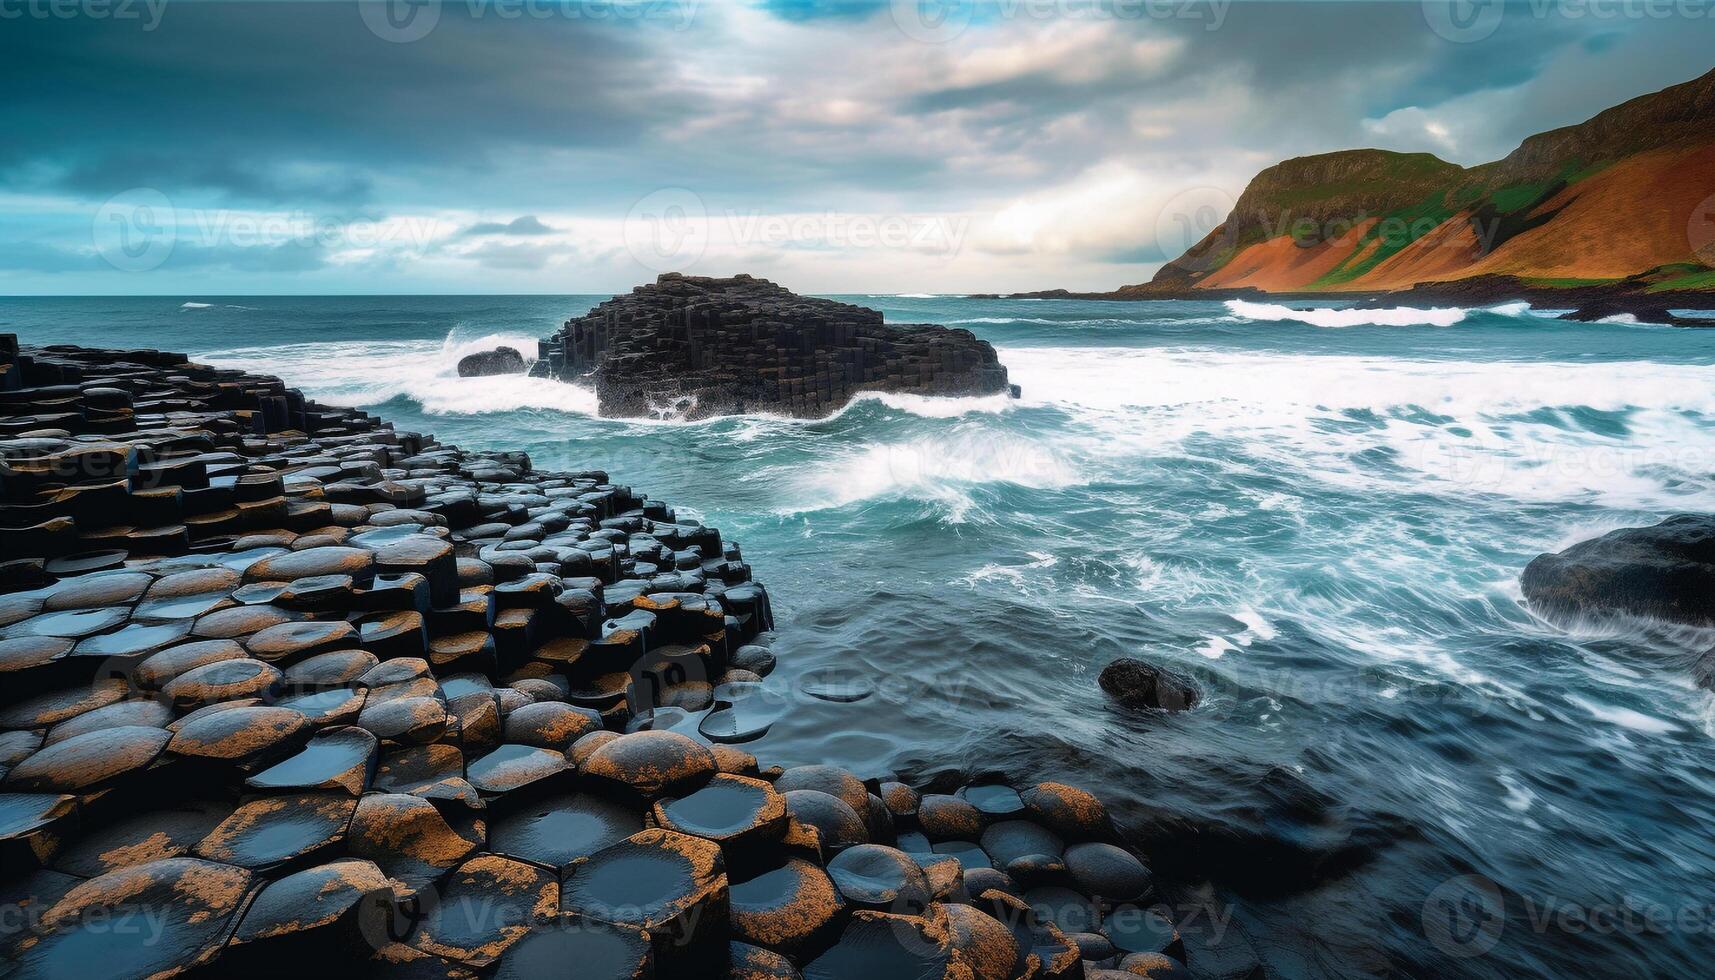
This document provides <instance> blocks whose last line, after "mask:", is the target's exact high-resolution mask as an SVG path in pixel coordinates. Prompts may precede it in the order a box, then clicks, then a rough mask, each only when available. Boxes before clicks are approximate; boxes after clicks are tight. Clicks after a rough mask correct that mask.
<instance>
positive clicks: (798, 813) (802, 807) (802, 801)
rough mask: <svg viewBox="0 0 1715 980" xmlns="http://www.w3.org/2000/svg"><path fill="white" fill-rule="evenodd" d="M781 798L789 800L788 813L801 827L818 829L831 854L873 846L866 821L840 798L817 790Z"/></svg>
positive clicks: (799, 790)
mask: <svg viewBox="0 0 1715 980" xmlns="http://www.w3.org/2000/svg"><path fill="white" fill-rule="evenodd" d="M776 785H778V782H777V783H776ZM781 795H782V796H783V797H785V799H786V809H787V812H789V813H791V814H792V817H793V818H794V819H796V820H797V821H799V822H800V823H803V824H806V825H808V826H810V827H814V828H815V829H816V832H817V833H818V834H819V835H820V836H821V842H822V846H823V847H824V848H826V849H827V850H829V851H838V850H843V849H844V848H847V847H851V846H852V845H854V844H867V843H869V828H868V827H867V826H866V825H865V824H864V820H863V818H862V817H860V816H858V814H857V811H856V810H853V809H852V808H851V807H850V806H848V805H846V802H845V801H844V800H842V799H840V798H839V797H837V796H829V795H828V794H827V793H823V792H821V791H820V790H814V789H795V790H791V791H789V792H786V793H782V794H781Z"/></svg>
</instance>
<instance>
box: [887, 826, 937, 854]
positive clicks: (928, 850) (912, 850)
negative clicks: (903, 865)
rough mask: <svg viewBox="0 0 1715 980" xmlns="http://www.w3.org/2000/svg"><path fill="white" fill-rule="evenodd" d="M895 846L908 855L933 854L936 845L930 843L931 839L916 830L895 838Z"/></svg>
mask: <svg viewBox="0 0 1715 980" xmlns="http://www.w3.org/2000/svg"><path fill="white" fill-rule="evenodd" d="M893 846H895V847H897V848H899V849H900V850H902V851H904V852H905V853H907V854H933V853H935V845H933V844H931V843H929V838H927V837H924V836H923V835H922V834H920V833H918V832H917V831H915V830H906V831H901V832H900V833H899V834H897V835H895V836H894V840H893Z"/></svg>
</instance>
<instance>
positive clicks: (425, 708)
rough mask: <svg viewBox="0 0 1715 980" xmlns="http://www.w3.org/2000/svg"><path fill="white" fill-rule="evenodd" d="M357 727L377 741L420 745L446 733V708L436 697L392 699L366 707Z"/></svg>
mask: <svg viewBox="0 0 1715 980" xmlns="http://www.w3.org/2000/svg"><path fill="white" fill-rule="evenodd" d="M357 726H358V727H359V728H362V729H365V730H366V731H369V732H371V733H373V734H374V735H375V736H376V737H377V738H382V739H386V740H388V741H393V742H403V743H407V744H411V745H421V744H423V743H425V742H433V741H435V740H436V739H438V738H440V737H441V735H442V734H443V733H444V732H446V730H447V706H446V704H445V703H443V702H442V701H441V699H440V698H436V697H415V698H393V699H391V700H385V701H377V702H375V703H371V704H365V705H364V707H363V711H362V712H361V713H359V714H358V716H357Z"/></svg>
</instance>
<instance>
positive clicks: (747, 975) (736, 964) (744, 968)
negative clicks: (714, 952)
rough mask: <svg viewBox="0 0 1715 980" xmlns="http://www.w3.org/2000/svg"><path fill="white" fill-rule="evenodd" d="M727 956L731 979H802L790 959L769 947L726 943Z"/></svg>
mask: <svg viewBox="0 0 1715 980" xmlns="http://www.w3.org/2000/svg"><path fill="white" fill-rule="evenodd" d="M735 887H736V886H735ZM727 957H728V959H729V960H730V961H731V965H730V967H729V969H730V970H731V976H732V980H802V978H800V977H799V976H798V969H797V968H796V967H794V966H793V965H792V961H791V960H789V959H787V958H786V957H784V956H781V955H780V954H779V953H776V952H775V951H773V950H771V949H763V948H762V947H761V946H752V945H750V944H749V943H728V944H727Z"/></svg>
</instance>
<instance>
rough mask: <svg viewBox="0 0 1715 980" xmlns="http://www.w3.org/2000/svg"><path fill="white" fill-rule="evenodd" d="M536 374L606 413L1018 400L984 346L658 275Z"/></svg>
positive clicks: (956, 335)
mask: <svg viewBox="0 0 1715 980" xmlns="http://www.w3.org/2000/svg"><path fill="white" fill-rule="evenodd" d="M532 371H533V373H534V374H536V375H538V376H541V377H551V378H558V379H560V380H562V381H588V382H589V383H591V384H593V385H594V387H595V390H596V394H597V395H598V396H599V398H600V401H601V412H602V414H603V415H609V416H616V417H650V416H670V417H675V418H691V419H695V418H707V417H709V416H714V415H734V414H740V413H745V412H767V413H776V414H785V415H792V416H795V417H799V418H819V417H821V416H825V415H828V414H831V413H833V412H835V411H837V410H838V409H840V408H841V407H842V406H844V405H845V404H846V403H847V402H849V401H851V399H852V397H853V396H854V395H857V394H858V393H859V392H864V391H888V392H909V393H912V394H920V395H943V396H966V395H994V394H1003V393H1011V394H1014V395H1016V394H1017V389H1016V388H1015V387H1014V386H1012V385H1010V384H1008V382H1007V377H1006V368H1005V367H1003V366H1002V365H1001V363H1000V360H999V358H998V357H997V356H996V355H995V351H994V348H993V347H992V346H990V345H989V343H988V342H987V341H983V340H978V339H977V338H976V336H975V335H974V334H972V333H971V332H970V331H968V330H956V329H948V328H946V327H942V326H935V325H933V324H924V323H916V324H904V325H890V324H884V323H883V322H882V318H881V313H880V312H878V311H876V310H872V309H868V308H866V307H862V306H853V305H851V304H849V303H837V302H834V301H833V300H826V299H814V298H811V297H808V296H799V295H797V294H796V293H793V292H791V291H790V290H788V289H785V288H783V287H781V286H777V285H775V284H774V283H771V282H769V281H767V280H766V279H755V278H752V277H750V276H745V275H740V276H734V277H732V278H730V279H713V278H708V277H704V276H685V275H680V274H677V273H667V274H664V275H662V276H661V277H660V278H659V279H657V280H656V281H655V282H654V283H651V284H649V285H644V286H638V287H637V288H635V289H633V290H632V291H631V292H630V293H628V294H625V295H622V296H615V297H614V298H613V299H610V300H608V301H607V302H605V303H602V304H601V305H600V306H597V307H596V308H595V309H593V310H591V311H590V312H588V313H586V314H584V315H583V316H580V317H576V318H574V319H571V320H568V321H566V324H565V326H564V327H563V328H561V330H560V332H559V333H557V334H555V335H554V336H552V337H549V338H546V339H545V340H543V341H542V342H541V345H540V351H539V354H538V357H537V360H536V364H535V367H534V368H533V369H532Z"/></svg>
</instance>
